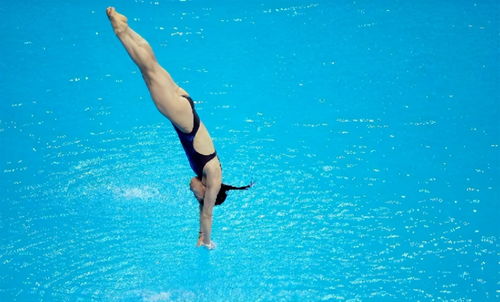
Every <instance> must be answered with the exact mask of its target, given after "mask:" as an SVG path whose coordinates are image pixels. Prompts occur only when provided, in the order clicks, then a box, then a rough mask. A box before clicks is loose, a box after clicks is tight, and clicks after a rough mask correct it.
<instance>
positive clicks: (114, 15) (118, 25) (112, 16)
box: [106, 7, 128, 35]
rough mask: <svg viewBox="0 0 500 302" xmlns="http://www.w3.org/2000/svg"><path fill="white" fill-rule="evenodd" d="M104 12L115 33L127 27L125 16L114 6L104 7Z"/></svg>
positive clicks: (119, 32)
mask: <svg viewBox="0 0 500 302" xmlns="http://www.w3.org/2000/svg"><path fill="white" fill-rule="evenodd" d="M106 14H107V15H108V18H109V21H111V26H113V30H114V31H115V34H117V35H118V34H121V33H122V32H124V31H125V30H126V29H127V27H128V24H127V17H125V16H124V15H122V14H120V13H118V12H117V11H116V10H115V8H114V7H108V8H107V9H106Z"/></svg>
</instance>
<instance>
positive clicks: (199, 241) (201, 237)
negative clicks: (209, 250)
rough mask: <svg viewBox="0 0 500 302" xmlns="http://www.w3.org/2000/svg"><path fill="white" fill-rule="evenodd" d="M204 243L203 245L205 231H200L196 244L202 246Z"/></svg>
mask: <svg viewBox="0 0 500 302" xmlns="http://www.w3.org/2000/svg"><path fill="white" fill-rule="evenodd" d="M202 245H203V233H202V232H200V233H199V234H198V243H196V246H197V247H200V246H202Z"/></svg>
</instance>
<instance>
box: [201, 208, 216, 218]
mask: <svg viewBox="0 0 500 302" xmlns="http://www.w3.org/2000/svg"><path fill="white" fill-rule="evenodd" d="M212 216H213V215H212V211H211V210H210V211H203V212H202V213H201V218H203V219H212Z"/></svg>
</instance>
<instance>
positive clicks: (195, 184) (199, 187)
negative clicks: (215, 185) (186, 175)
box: [189, 177, 205, 201]
mask: <svg viewBox="0 0 500 302" xmlns="http://www.w3.org/2000/svg"><path fill="white" fill-rule="evenodd" d="M189 186H190V188H191V191H192V192H193V194H194V197H196V199H198V201H201V200H203V197H204V196H205V186H204V185H203V184H202V183H201V181H200V180H199V179H198V178H196V177H193V178H192V179H191V183H190V184H189Z"/></svg>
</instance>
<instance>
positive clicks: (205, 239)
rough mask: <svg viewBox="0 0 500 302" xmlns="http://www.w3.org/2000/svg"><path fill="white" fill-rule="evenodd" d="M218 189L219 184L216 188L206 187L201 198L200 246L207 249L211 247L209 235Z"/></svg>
mask: <svg viewBox="0 0 500 302" xmlns="http://www.w3.org/2000/svg"><path fill="white" fill-rule="evenodd" d="M219 189H220V184H219V185H218V186H217V185H207V190H206V191H205V197H204V198H203V209H202V210H201V212H200V225H201V232H202V244H203V245H205V246H207V247H209V248H210V247H211V246H212V241H211V240H210V238H211V237H210V235H211V234H212V216H213V208H214V206H215V200H216V199H217V194H218V193H219Z"/></svg>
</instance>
